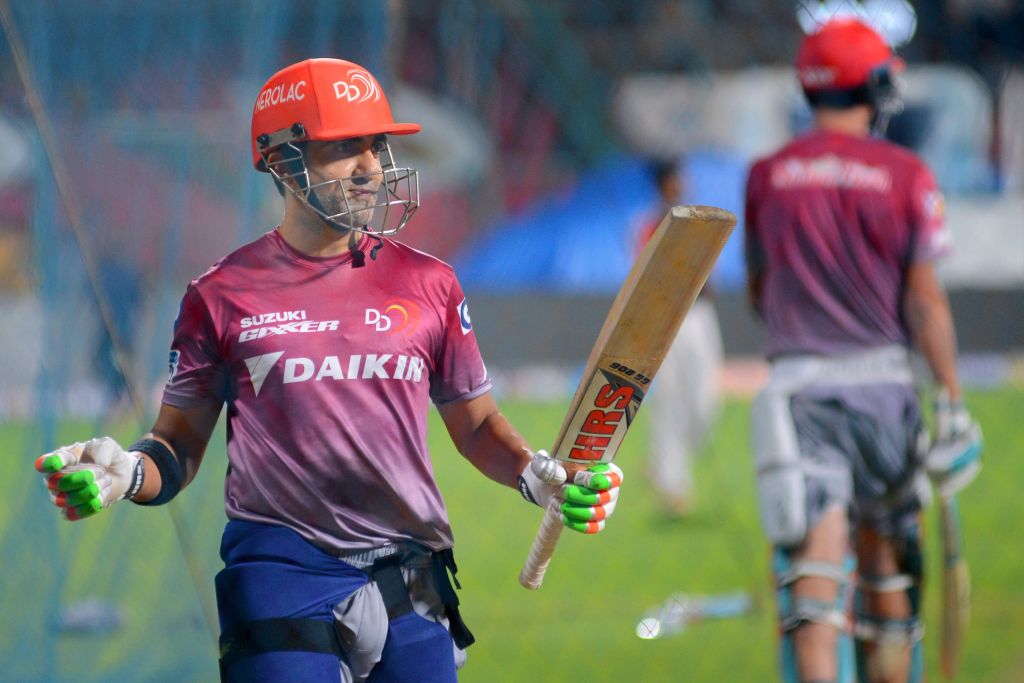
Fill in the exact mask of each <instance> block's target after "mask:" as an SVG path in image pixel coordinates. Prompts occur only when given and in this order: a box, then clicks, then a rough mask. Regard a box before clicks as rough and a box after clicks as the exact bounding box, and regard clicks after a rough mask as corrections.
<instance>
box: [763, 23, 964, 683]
mask: <svg viewBox="0 0 1024 683" xmlns="http://www.w3.org/2000/svg"><path fill="white" fill-rule="evenodd" d="M796 67H797V73H798V76H799V79H800V83H801V85H802V86H803V90H804V93H805V95H806V96H807V99H808V102H809V103H810V105H811V108H812V110H813V113H814V120H815V124H816V125H815V127H814V129H813V130H812V131H811V132H810V133H808V134H806V135H803V136H801V137H798V138H797V139H795V140H793V141H792V142H790V143H789V144H788V145H786V146H785V147H783V148H782V149H781V150H779V151H778V152H776V153H775V154H773V155H772V156H770V157H768V158H766V159H763V160H760V161H758V162H757V163H755V164H754V166H753V167H752V168H751V171H750V176H749V179H748V183H747V197H746V245H747V246H746V249H747V267H748V275H749V290H750V297H751V301H752V304H753V307H754V308H755V310H756V311H757V313H758V314H759V315H760V317H761V318H762V319H763V320H764V323H765V326H766V330H767V356H768V359H769V360H770V361H771V364H772V372H771V376H770V379H769V381H768V383H767V385H766V387H765V388H764V390H763V391H762V392H761V393H760V394H759V395H758V397H757V399H756V400H755V402H754V406H753V411H752V412H753V416H752V417H753V439H754V453H755V462H756V465H757V471H758V494H759V499H760V505H761V516H762V522H763V526H764V528H765V530H766V532H767V534H768V536H769V538H770V540H771V541H772V543H773V545H774V548H775V552H774V559H773V562H774V569H775V575H776V579H777V581H778V603H779V604H778V607H779V618H780V624H779V625H780V632H781V660H782V661H781V667H782V672H783V680H785V681H786V682H787V683H797V682H801V683H811V682H815V683H818V682H824V681H831V682H835V681H843V682H845V681H853V680H854V676H857V677H859V680H861V681H873V682H877V681H921V680H923V675H924V674H923V662H922V657H921V654H922V653H921V646H920V640H921V621H920V616H919V610H920V604H921V600H920V598H921V595H920V589H921V570H922V554H921V509H922V505H923V504H925V502H926V501H927V497H928V495H929V488H928V486H927V477H926V476H925V473H927V475H930V476H931V479H932V483H933V484H934V486H935V487H936V489H937V490H938V491H939V492H940V493H945V494H948V493H951V492H953V491H956V490H958V489H959V488H962V487H963V486H965V485H966V484H967V483H969V482H970V481H971V480H972V479H973V478H974V476H975V475H976V474H977V472H978V469H979V467H980V451H981V433H980V430H979V429H978V427H977V425H976V424H975V423H974V421H973V420H972V419H971V418H970V416H969V414H968V412H967V410H966V408H965V407H964V403H963V399H962V397H961V393H960V384H959V382H958V379H957V370H956V341H955V333H954V326H953V321H952V317H951V315H950V310H949V305H948V302H947V300H946V296H945V293H944V291H943V288H942V286H941V285H940V283H939V281H938V279H937V277H936V274H935V265H934V264H935V261H936V260H937V259H938V258H939V257H940V256H942V255H943V254H944V253H945V252H946V251H947V250H948V249H949V247H950V239H949V234H948V232H947V231H946V229H945V227H944V220H943V210H942V196H941V194H940V193H939V190H938V189H937V187H936V183H935V179H934V178H933V176H932V174H931V172H930V171H929V169H928V168H927V167H926V166H925V164H924V163H922V161H921V160H920V159H919V158H918V157H916V156H915V155H914V154H912V153H911V152H909V151H907V150H906V149H903V148H900V147H898V146H896V145H894V144H891V143H889V142H887V141H885V140H884V139H881V138H878V137H874V136H873V135H872V125H873V122H874V123H875V124H876V125H877V124H879V123H883V122H884V121H885V120H886V119H887V118H888V117H889V116H890V115H891V114H892V113H893V112H894V111H897V110H898V107H899V99H898V94H897V92H896V90H895V85H894V82H893V72H894V70H896V69H898V68H899V67H900V63H899V62H898V60H897V59H896V58H894V57H893V54H892V51H891V49H890V48H889V46H888V45H887V44H886V43H885V41H884V40H883V39H882V38H881V36H879V35H878V34H877V33H876V32H875V31H874V30H873V29H871V28H870V27H868V26H867V25H866V24H864V23H861V22H860V21H857V20H854V19H837V20H833V21H831V22H829V23H827V24H826V25H824V26H823V27H822V28H821V29H820V30H819V31H818V32H817V33H815V34H813V35H810V36H808V37H807V38H806V39H805V40H804V42H803V44H802V46H801V47H800V51H799V55H798V57H797V62H796ZM912 346H916V348H917V350H918V351H919V352H920V353H921V354H922V355H923V357H924V359H925V360H926V361H927V365H928V366H929V367H930V369H931V372H932V374H933V376H934V381H935V385H936V397H937V398H936V403H935V411H936V412H935V417H936V434H935V438H936V443H937V444H942V445H943V446H945V447H944V448H934V447H933V448H932V449H931V450H929V449H928V447H927V441H928V438H927V433H926V432H925V431H924V428H923V424H922V417H921V409H920V407H919V399H918V396H917V394H916V390H915V384H914V381H913V378H912V376H911V367H910V349H911V347H912ZM950 446H952V448H951V447H950ZM854 567H856V574H854V572H853V569H854ZM854 576H856V579H854V578H853V577H854ZM854 580H855V585H851V582H853V581H854ZM851 601H852V602H851ZM851 615H852V617H851Z"/></svg>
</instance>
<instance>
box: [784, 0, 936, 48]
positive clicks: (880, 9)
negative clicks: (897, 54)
mask: <svg viewBox="0 0 1024 683" xmlns="http://www.w3.org/2000/svg"><path fill="white" fill-rule="evenodd" d="M840 17H857V18H858V19H861V20H863V21H865V22H867V23H868V24H870V25H871V26H872V27H874V29H875V30H877V31H878V32H879V33H881V34H882V36H883V37H884V38H885V39H886V40H887V41H888V42H889V44H890V45H892V46H893V47H901V46H903V45H906V44H907V43H909V42H910V40H911V38H913V37H914V32H915V31H916V30H917V13H916V12H915V11H914V7H913V5H911V4H910V3H909V2H908V1H907V0H864V1H863V2H856V1H855V0H821V1H820V2H815V1H814V0H797V3H796V20H797V22H798V23H799V24H800V28H801V29H803V32H804V33H814V32H815V31H817V30H818V28H820V27H821V26H822V25H823V24H825V23H826V22H828V21H830V20H832V19H836V18H840Z"/></svg>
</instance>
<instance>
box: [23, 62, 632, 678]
mask: <svg viewBox="0 0 1024 683" xmlns="http://www.w3.org/2000/svg"><path fill="white" fill-rule="evenodd" d="M419 128H420V127H419V126H418V125H416V124H410V123H397V122H395V121H394V119H393V117H392V115H391V110H390V108H389V105H388V102H387V99H386V98H385V96H384V93H383V92H382V91H381V89H380V85H379V84H378V82H377V81H376V79H375V78H374V77H373V76H372V75H371V74H370V73H369V72H367V71H366V70H365V69H363V68H362V67H360V66H359V65H357V64H353V63H351V62H346V61H342V60H336V59H316V60H307V61H304V62H300V63H298V64H294V65H292V66H289V67H287V68H285V69H283V70H282V71H280V72H278V73H277V74H275V75H274V76H273V77H272V78H271V79H270V80H269V81H268V82H267V83H266V85H264V87H263V89H262V90H261V91H260V94H259V96H258V97H257V99H256V102H255V106H254V108H253V117H252V149H253V163H254V165H255V167H256V168H257V170H260V171H266V172H269V173H270V174H271V175H272V177H273V178H274V181H275V183H277V185H278V188H279V189H280V190H281V191H282V194H283V195H284V198H285V213H284V219H283V220H282V222H281V225H280V226H279V227H278V228H277V229H275V230H272V231H270V232H268V233H267V234H265V235H263V236H262V237H260V238H259V239H257V240H256V241H254V242H252V243H250V244H247V245H245V246H243V247H242V248H240V249H238V250H237V251H235V252H233V253H231V254H229V255H228V256H226V257H225V258H223V259H222V260H221V261H219V262H218V263H217V264H216V265H215V266H213V267H212V268H211V269H210V270H208V271H207V272H206V273H205V274H203V275H202V276H201V277H199V278H197V279H196V280H194V281H193V282H192V283H191V284H190V285H189V287H188V289H187V291H186V293H185V296H184V298H183V300H182V304H181V309H180V312H179V315H178V319H177V321H176V322H175V326H174V338H173V342H172V346H171V349H172V350H171V354H170V378H169V380H168V383H167V385H166V388H165V390H164V396H163V404H162V406H161V408H160V412H159V415H158V417H157V419H156V423H155V425H154V427H153V429H152V430H151V431H150V433H148V434H146V435H145V436H144V437H143V438H142V439H141V440H139V441H138V442H137V443H135V444H134V445H132V446H131V447H129V448H128V449H127V450H125V449H122V448H121V446H120V445H118V444H117V443H116V442H115V441H114V440H113V439H110V438H107V437H104V438H100V439H93V440H91V441H88V442H85V443H77V444H72V445H70V446H67V447H64V448H61V449H59V450H57V451H56V452H54V453H52V454H50V455H47V456H43V457H41V458H40V459H39V460H38V461H37V469H39V470H40V471H41V472H44V473H46V474H47V482H48V484H49V486H50V488H51V491H53V493H54V502H55V504H56V505H57V506H58V507H60V508H61V509H62V510H63V513H64V515H65V517H66V518H67V519H70V520H76V519H80V518H82V517H85V516H88V515H91V514H94V513H96V512H98V511H100V510H102V509H103V508H105V507H108V506H110V505H112V504H114V503H115V502H117V501H119V500H122V499H124V498H129V499H131V500H132V501H134V502H136V503H139V504H142V505H159V504H163V503H167V502H168V501H170V500H171V499H172V498H173V497H174V496H175V495H176V494H177V493H178V492H179V490H180V489H181V488H183V487H184V486H186V485H188V483H189V482H190V481H191V480H192V479H193V477H195V475H196V471H197V470H198V468H199V465H200V463H201V461H202V458H203V453H204V451H205V448H206V445H207V443H208V441H209V439H210V436H211V433H212V431H213V428H214V425H215V423H216V421H217V418H218V415H219V414H220V411H221V408H222V406H223V405H225V404H226V405H227V408H228V410H227V412H228V432H227V433H228V463H229V465H228V472H227V478H226V484H225V498H226V511H227V516H228V519H229V521H228V524H227V527H226V528H225V531H224V536H223V541H222V546H221V556H222V558H223V560H224V563H225V568H224V569H223V570H222V571H221V572H220V573H219V574H218V576H217V580H216V588H217V601H218V611H219V615H220V622H221V630H222V634H221V653H222V659H221V672H222V677H223V678H225V679H226V680H237V681H281V680H303V681H337V680H346V681H347V680H365V679H367V677H369V678H370V680H373V681H454V680H455V670H456V667H457V666H458V665H460V664H461V662H462V661H463V659H464V655H463V653H462V650H463V648H465V647H466V646H468V645H469V644H470V643H472V641H473V638H472V635H471V634H470V633H469V631H468V629H466V627H465V625H464V624H463V623H462V620H461V618H460V616H459V612H458V599H457V598H456V597H455V594H454V591H453V590H452V588H451V584H450V581H449V576H448V572H449V571H450V572H452V573H453V574H454V572H455V563H454V559H453V556H452V552H451V547H452V544H453V535H452V531H451V528H450V526H449V522H448V519H447V512H446V510H445V505H444V501H443V499H442V497H441V494H440V492H439V491H438V489H437V486H436V484H435V481H434V476H433V465H432V462H431V460H430V458H429V455H428V453H427V450H426V428H427V410H428V404H429V402H431V401H432V402H433V403H434V404H435V405H436V406H437V408H438V411H439V412H440V414H441V417H442V419H443V421H444V423H445V426H446V427H447V430H448V432H449V434H450V435H451V438H452V441H453V442H454V443H455V446H456V447H457V448H458V450H459V452H460V453H462V455H463V456H465V457H466V458H467V459H468V460H469V461H470V462H471V463H472V464H473V465H474V466H475V467H477V468H478V469H479V470H480V471H481V472H483V473H484V474H485V475H487V476H488V477H490V478H491V479H493V480H495V481H497V482H499V483H502V484H505V485H506V486H510V487H518V488H519V489H520V490H521V492H522V494H523V496H524V497H525V498H526V499H527V500H529V501H531V502H534V503H536V504H538V505H541V506H544V505H546V504H547V502H548V500H549V499H550V498H551V497H552V496H553V495H556V494H557V495H559V496H560V497H564V498H565V500H566V503H564V504H563V512H564V514H565V518H564V521H565V522H566V524H567V526H570V527H571V528H574V529H577V530H580V531H585V532H596V531H600V530H601V528H603V526H604V521H603V520H604V519H605V518H606V517H607V516H608V515H610V514H611V513H612V512H613V510H614V507H615V500H616V497H617V494H618V485H619V482H620V481H621V472H620V471H619V470H618V469H617V468H616V467H614V466H609V465H603V466H596V467H595V468H592V471H590V472H587V473H586V476H585V480H586V482H587V483H589V484H590V486H591V487H592V488H588V487H584V486H577V485H575V484H571V485H567V486H565V487H564V488H561V489H560V488H559V487H558V486H557V485H558V484H560V483H561V482H562V481H564V479H565V476H566V472H565V471H564V469H562V467H561V465H559V464H558V463H556V462H555V461H553V460H551V459H550V458H547V457H546V456H545V455H543V454H542V453H540V454H533V453H532V451H531V449H530V448H529V446H528V445H527V444H526V442H525V441H524V440H523V438H522V437H521V436H519V434H517V433H516V432H515V430H514V429H513V428H512V426H511V425H510V424H509V423H508V421H507V420H506V419H505V418H504V417H503V416H502V414H501V413H500V412H499V411H498V409H497V406H496V405H495V403H494V400H493V398H492V396H491V393H490V389H491V380H490V379H489V378H488V376H487V372H486V370H485V369H484V365H483V362H482V361H481V359H480V354H479V351H478V349H477V344H476V339H475V336H474V334H473V329H472V322H471V320H470V316H469V312H468V309H467V305H466V300H465V297H464V295H463V293H462V290H461V288H460V286H459V283H458V281H457V279H456V278H455V275H454V273H453V271H452V269H451V267H450V266H448V265H447V264H445V263H443V262H441V261H438V260H437V259H434V258H432V257H430V256H428V255H426V254H423V253H420V252H418V251H415V250H413V249H410V248H408V247H406V246H404V245H402V244H400V243H398V242H394V241H392V240H391V239H389V236H390V235H393V234H394V233H396V232H397V231H398V230H399V229H401V228H402V226H404V225H405V223H406V222H407V221H408V219H409V218H410V216H411V215H412V213H413V211H415V209H416V208H417V206H418V180H417V174H416V172H415V171H414V170H412V169H408V168H401V167H399V166H398V165H397V164H396V163H395V160H394V155H393V154H392V151H391V148H390V145H389V143H388V138H387V136H388V135H407V134H412V133H415V132H417V131H418V130H419ZM367 251H369V257H370V258H369V259H367V258H366V252H367ZM371 262H373V263H371ZM575 480H576V481H582V480H581V479H580V478H578V477H576V478H575ZM485 495H486V494H485ZM486 504H487V502H486V498H484V499H483V500H482V501H481V505H482V506H486ZM453 645H454V647H453ZM339 660H340V666H339Z"/></svg>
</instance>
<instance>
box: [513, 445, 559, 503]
mask: <svg viewBox="0 0 1024 683" xmlns="http://www.w3.org/2000/svg"><path fill="white" fill-rule="evenodd" d="M565 477H566V473H565V468H564V467H562V464H561V463H560V462H558V461H557V460H555V459H554V458H552V457H551V456H549V455H548V453H547V451H537V452H536V453H534V454H533V457H532V458H531V459H530V462H529V464H528V465H527V466H526V467H525V468H524V469H523V472H522V474H520V475H519V480H518V481H519V492H520V493H521V494H523V498H525V499H526V500H527V501H528V502H530V503H533V504H534V505H539V506H540V507H542V508H546V507H547V506H548V503H549V502H550V501H551V498H552V497H554V496H555V495H557V493H558V490H559V488H561V486H562V484H564V483H565Z"/></svg>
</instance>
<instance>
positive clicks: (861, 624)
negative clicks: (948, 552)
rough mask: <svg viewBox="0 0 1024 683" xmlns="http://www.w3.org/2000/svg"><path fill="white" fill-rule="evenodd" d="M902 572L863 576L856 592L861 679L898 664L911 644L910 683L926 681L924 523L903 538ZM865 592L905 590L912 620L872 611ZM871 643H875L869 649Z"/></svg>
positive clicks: (858, 668) (858, 663)
mask: <svg viewBox="0 0 1024 683" xmlns="http://www.w3.org/2000/svg"><path fill="white" fill-rule="evenodd" d="M899 551H900V558H899V568H900V571H901V573H900V574H893V575H889V576H861V577H859V579H858V581H857V589H856V591H855V595H854V615H855V624H854V637H855V638H856V650H857V670H858V672H859V674H860V675H859V678H860V680H861V681H865V682H866V681H868V680H869V678H868V672H869V671H877V672H879V673H880V674H882V675H886V673H887V672H891V669H892V667H894V666H896V665H897V662H899V660H900V658H901V656H902V653H903V652H904V649H905V648H906V647H908V646H909V647H910V677H909V679H908V682H909V683H921V682H922V681H924V648H923V647H922V645H921V639H922V637H923V635H924V626H923V625H922V624H921V618H920V614H921V612H920V607H921V604H920V600H921V578H922V575H923V557H922V555H921V543H920V526H919V525H917V524H915V525H914V526H913V527H911V528H910V529H908V530H907V531H906V532H905V533H904V534H903V537H902V538H901V539H900V540H899ZM865 592H871V593H897V592H905V593H906V595H907V600H908V602H909V604H910V617H909V618H908V619H892V618H887V617H880V616H879V615H874V614H870V613H868V610H867V601H866V598H865V596H864V594H865ZM867 643H871V644H872V645H874V648H873V651H872V652H870V653H869V652H868V648H867V647H866V644H867Z"/></svg>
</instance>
